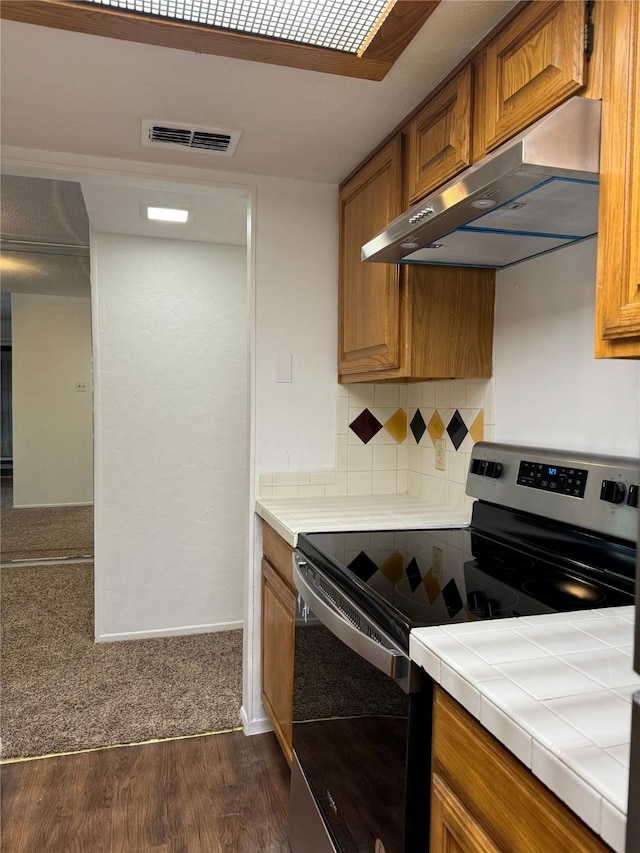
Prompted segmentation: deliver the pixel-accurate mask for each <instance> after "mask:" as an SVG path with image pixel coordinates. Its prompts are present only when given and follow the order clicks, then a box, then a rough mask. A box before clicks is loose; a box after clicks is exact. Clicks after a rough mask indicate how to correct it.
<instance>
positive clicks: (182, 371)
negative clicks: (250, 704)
mask: <svg viewBox="0 0 640 853" xmlns="http://www.w3.org/2000/svg"><path fill="white" fill-rule="evenodd" d="M91 251H92V258H93V288H94V306H95V309H94V328H95V340H94V352H95V370H96V413H97V423H96V463H97V464H96V510H97V529H96V635H97V636H98V637H99V638H101V639H117V638H122V637H126V636H141V635H145V634H146V635H149V634H150V635H153V634H170V633H191V632H193V631H199V630H215V629H220V628H224V627H229V626H234V627H235V626H236V625H237V624H238V623H240V622H241V620H242V615H243V586H244V571H245V549H246V532H247V512H248V494H249V493H248V485H247V484H248V474H247V465H248V445H247V419H248V410H247V380H246V376H247V361H246V359H247V356H246V351H247V335H246V326H247V319H246V318H247V288H246V251H245V249H244V248H238V247H231V246H214V245H208V244H205V243H189V242H184V241H172V240H158V239H149V238H140V237H129V236H119V235H110V234H95V235H93V239H92V247H91Z"/></svg>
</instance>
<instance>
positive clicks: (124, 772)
mask: <svg viewBox="0 0 640 853" xmlns="http://www.w3.org/2000/svg"><path fill="white" fill-rule="evenodd" d="M0 772H1V776H2V841H1V849H2V853H285V851H288V850H289V846H288V844H287V841H286V819H287V809H288V800H289V768H288V766H287V763H286V761H285V759H284V757H283V755H282V752H281V751H280V748H279V746H278V744H277V741H276V739H275V736H274V735H273V733H267V734H262V735H254V736H253V737H247V736H245V735H244V733H243V732H241V731H238V732H229V733H225V734H219V735H210V736H206V737H198V738H188V739H185V740H175V741H165V742H162V743H153V744H145V745H142V746H129V747H119V748H115V749H103V750H99V751H97V752H89V753H83V754H79V755H68V756H60V757H54V758H43V759H39V760H36V761H25V762H19V763H16V764H5V765H3V766H2V768H1V771H0Z"/></svg>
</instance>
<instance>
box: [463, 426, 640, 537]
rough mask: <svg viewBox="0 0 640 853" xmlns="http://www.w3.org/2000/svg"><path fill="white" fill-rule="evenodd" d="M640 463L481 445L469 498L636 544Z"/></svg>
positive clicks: (471, 474)
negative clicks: (544, 517)
mask: <svg viewBox="0 0 640 853" xmlns="http://www.w3.org/2000/svg"><path fill="white" fill-rule="evenodd" d="M639 483H640V461H639V460H637V459H633V458H627V457H622V456H602V455H596V454H588V453H577V452H576V453H572V452H570V451H564V450H549V449H545V448H537V447H522V446H519V445H511V444H498V443H497V442H489V441H480V442H477V444H475V445H474V448H473V451H472V453H471V462H470V465H469V474H468V476H467V494H468V495H470V496H471V497H475V498H479V499H480V500H484V501H487V502H490V503H495V504H499V505H500V506H505V507H510V508H512V509H520V510H523V511H525V512H531V513H534V514H536V515H541V516H546V517H547V518H552V519H556V520H557V521H562V522H565V523H567V524H575V525H576V526H578V527H582V528H585V529H587V530H593V531H597V532H599V533H602V534H604V535H607V536H611V537H617V538H619V539H626V540H630V541H632V542H636V541H637V539H638V491H639V488H638V486H639Z"/></svg>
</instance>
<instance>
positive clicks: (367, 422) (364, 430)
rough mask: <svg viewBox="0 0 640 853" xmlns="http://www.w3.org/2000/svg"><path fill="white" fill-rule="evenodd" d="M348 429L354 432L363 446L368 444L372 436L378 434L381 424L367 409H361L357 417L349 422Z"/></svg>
mask: <svg viewBox="0 0 640 853" xmlns="http://www.w3.org/2000/svg"><path fill="white" fill-rule="evenodd" d="M349 429H350V430H352V431H353V432H355V434H356V435H357V436H358V438H359V439H360V441H361V442H362V443H363V444H368V443H369V442H370V441H371V439H372V438H373V436H374V435H377V434H378V433H379V432H380V430H381V429H382V424H381V423H380V421H379V420H378V419H377V418H376V417H375V415H372V414H371V412H370V411H369V409H363V410H362V411H361V412H360V414H359V415H358V417H357V418H356V419H355V420H353V421H351V423H350V424H349Z"/></svg>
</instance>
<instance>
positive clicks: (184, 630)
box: [96, 622, 244, 643]
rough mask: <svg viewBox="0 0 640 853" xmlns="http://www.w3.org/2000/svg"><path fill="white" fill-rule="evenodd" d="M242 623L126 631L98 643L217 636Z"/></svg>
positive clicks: (103, 636) (238, 626)
mask: <svg viewBox="0 0 640 853" xmlns="http://www.w3.org/2000/svg"><path fill="white" fill-rule="evenodd" d="M243 627H244V625H243V623H242V622H219V623H218V624H215V623H212V624H211V625H180V626H179V627H178V628H158V629H156V630H153V631H126V632H123V633H121V634H101V635H100V636H96V643H114V642H119V641H120V640H146V639H151V638H153V637H184V636H185V635H186V634H215V633H216V632H218V631H235V630H236V629H238V628H243Z"/></svg>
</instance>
